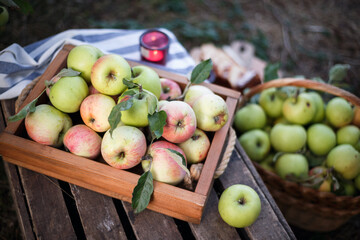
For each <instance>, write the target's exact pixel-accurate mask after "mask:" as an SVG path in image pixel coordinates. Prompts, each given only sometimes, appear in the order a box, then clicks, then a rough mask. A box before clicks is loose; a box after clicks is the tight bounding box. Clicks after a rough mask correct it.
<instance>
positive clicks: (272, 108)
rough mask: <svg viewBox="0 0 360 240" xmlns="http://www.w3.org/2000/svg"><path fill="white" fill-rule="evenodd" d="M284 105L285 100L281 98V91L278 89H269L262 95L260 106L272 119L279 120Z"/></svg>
mask: <svg viewBox="0 0 360 240" xmlns="http://www.w3.org/2000/svg"><path fill="white" fill-rule="evenodd" d="M283 103H284V99H283V98H282V97H281V96H280V94H279V90H277V89H276V88H268V89H265V90H264V91H262V92H261V93H260V96H259V105H260V106H261V107H262V108H263V109H264V111H265V113H266V114H267V115H268V116H269V117H271V118H279V117H281V116H282V107H283Z"/></svg>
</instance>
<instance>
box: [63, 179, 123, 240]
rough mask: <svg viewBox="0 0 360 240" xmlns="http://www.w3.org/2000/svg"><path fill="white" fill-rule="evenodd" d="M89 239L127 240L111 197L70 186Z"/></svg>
mask: <svg viewBox="0 0 360 240" xmlns="http://www.w3.org/2000/svg"><path fill="white" fill-rule="evenodd" d="M70 188H71V192H72V194H73V196H74V199H75V202H76V207H77V209H78V212H79V215H80V218H81V222H82V226H83V229H84V232H85V235H86V238H87V239H126V234H125V231H124V228H123V226H122V224H121V221H120V218H119V215H118V214H117V212H116V208H115V205H114V202H113V200H112V198H111V197H108V196H105V195H102V194H99V193H96V192H94V191H91V190H88V189H85V188H82V187H79V186H76V185H74V184H70Z"/></svg>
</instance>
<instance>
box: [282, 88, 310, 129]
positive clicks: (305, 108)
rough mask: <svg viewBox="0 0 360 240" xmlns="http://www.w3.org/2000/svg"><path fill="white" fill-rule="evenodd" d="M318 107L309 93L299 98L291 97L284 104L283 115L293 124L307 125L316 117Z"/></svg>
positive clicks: (300, 95)
mask: <svg viewBox="0 0 360 240" xmlns="http://www.w3.org/2000/svg"><path fill="white" fill-rule="evenodd" d="M315 113H316V105H315V102H314V98H313V97H312V96H311V95H310V94H309V93H305V92H303V93H300V94H299V95H298V96H297V97H289V98H287V99H286V100H285V102H284V104H283V115H284V117H285V118H286V120H288V121H289V122H291V123H295V124H301V125H305V124H308V123H310V122H311V121H312V120H313V119H314V116H315Z"/></svg>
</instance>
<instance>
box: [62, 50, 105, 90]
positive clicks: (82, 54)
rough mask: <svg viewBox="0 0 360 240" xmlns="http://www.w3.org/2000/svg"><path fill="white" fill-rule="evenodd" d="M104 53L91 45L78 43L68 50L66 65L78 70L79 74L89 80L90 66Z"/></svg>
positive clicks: (88, 81)
mask: <svg viewBox="0 0 360 240" xmlns="http://www.w3.org/2000/svg"><path fill="white" fill-rule="evenodd" d="M103 55H104V54H103V53H102V51H100V49H98V48H97V47H94V46H92V45H79V46H76V47H74V48H73V49H71V50H70V52H69V55H68V57H67V67H68V68H71V69H73V70H75V71H78V72H80V73H81V74H80V76H81V77H82V78H83V79H84V80H85V81H86V82H87V83H90V82H91V68H92V66H93V65H94V63H95V62H96V61H97V60H98V59H99V58H100V57H102V56H103Z"/></svg>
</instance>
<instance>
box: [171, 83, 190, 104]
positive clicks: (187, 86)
mask: <svg viewBox="0 0 360 240" xmlns="http://www.w3.org/2000/svg"><path fill="white" fill-rule="evenodd" d="M191 84H192V83H191V82H190V81H189V82H188V83H187V84H186V87H185V89H184V91H183V93H182V94H181V95H180V96H179V97H177V98H174V99H173V100H182V99H184V97H185V95H186V93H187V91H188V89H189V87H190V86H191Z"/></svg>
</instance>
